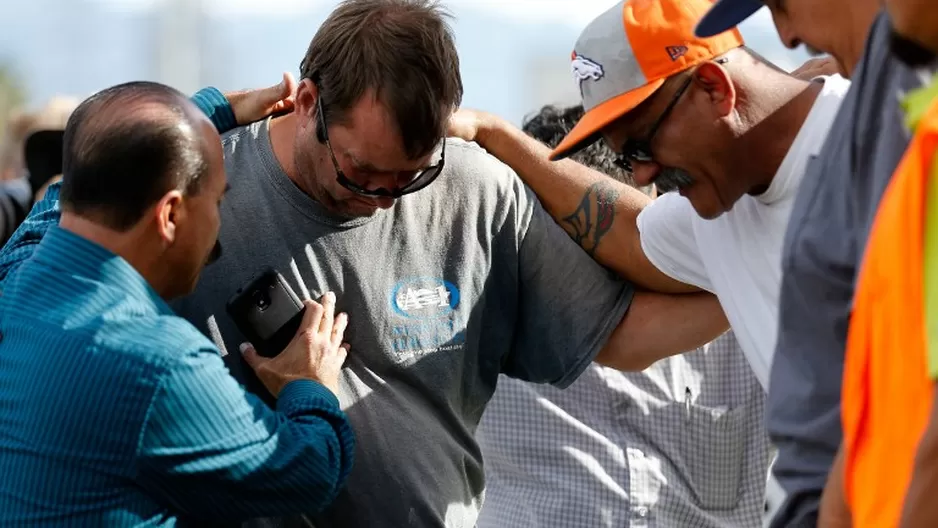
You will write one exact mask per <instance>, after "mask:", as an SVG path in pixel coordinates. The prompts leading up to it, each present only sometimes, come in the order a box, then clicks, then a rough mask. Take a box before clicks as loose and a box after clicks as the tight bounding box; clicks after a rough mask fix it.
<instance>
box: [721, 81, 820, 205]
mask: <svg viewBox="0 0 938 528" xmlns="http://www.w3.org/2000/svg"><path fill="white" fill-rule="evenodd" d="M821 87H822V86H821V84H820V83H815V82H805V81H800V80H797V79H794V78H792V77H786V82H783V83H779V86H778V87H774V86H773V91H772V95H771V96H769V97H767V98H766V101H765V102H763V101H762V100H761V99H760V105H759V107H758V109H756V111H755V112H752V113H750V115H749V117H750V119H749V123H751V126H750V128H748V129H747V130H746V132H744V133H743V134H742V135H741V136H740V137H739V138H738V143H737V148H738V150H737V152H736V156H735V159H736V161H735V162H734V169H735V170H739V171H740V174H749V175H750V177H751V180H750V181H749V182H748V183H749V189H748V190H747V192H748V193H749V194H760V193H761V192H763V191H765V189H767V188H768V186H769V185H771V183H772V180H773V179H774V178H775V173H776V172H778V168H779V166H780V165H781V164H782V160H784V159H785V156H786V155H787V154H788V151H789V150H790V149H791V145H792V143H794V141H795V137H796V136H797V135H798V132H799V131H800V130H801V126H802V125H803V124H804V121H805V119H806V118H807V117H808V113H809V112H810V111H811V107H812V106H814V102H815V100H816V99H817V96H818V94H819V93H820V91H821Z"/></svg>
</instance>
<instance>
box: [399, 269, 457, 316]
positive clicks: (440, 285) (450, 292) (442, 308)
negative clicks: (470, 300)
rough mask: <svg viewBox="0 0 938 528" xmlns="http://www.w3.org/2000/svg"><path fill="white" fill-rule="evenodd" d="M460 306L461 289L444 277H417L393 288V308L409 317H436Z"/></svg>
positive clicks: (401, 314) (447, 313)
mask: <svg viewBox="0 0 938 528" xmlns="http://www.w3.org/2000/svg"><path fill="white" fill-rule="evenodd" d="M457 306H459V289H458V288H456V286H454V285H453V284H452V283H450V282H448V281H445V280H443V279H435V278H424V277H417V278H412V279H407V280H404V281H401V282H399V283H397V285H395V286H394V288H393V289H392V290H391V309H392V310H393V311H394V312H395V313H397V315H400V316H401V317H406V318H408V319H435V318H438V317H443V316H445V315H449V314H450V313H452V312H453V310H455V309H456V307H457Z"/></svg>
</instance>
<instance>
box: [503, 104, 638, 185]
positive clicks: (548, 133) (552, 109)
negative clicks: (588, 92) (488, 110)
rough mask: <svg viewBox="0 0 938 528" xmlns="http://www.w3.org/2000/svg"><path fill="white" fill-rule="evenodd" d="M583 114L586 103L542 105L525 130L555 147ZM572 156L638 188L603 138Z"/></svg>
mask: <svg viewBox="0 0 938 528" xmlns="http://www.w3.org/2000/svg"><path fill="white" fill-rule="evenodd" d="M582 117H583V105H576V106H569V107H566V108H559V107H557V106H554V105H547V106H544V107H543V108H541V110H540V111H539V112H538V113H537V114H534V115H533V116H529V117H527V118H525V120H524V124H523V125H522V130H524V132H525V133H526V134H528V135H529V136H531V137H533V138H534V139H537V140H538V141H540V142H541V143H544V144H545V145H547V146H548V147H550V148H554V147H556V146H557V145H558V144H560V141H561V140H562V139H563V138H564V136H566V135H567V133H569V132H570V130H572V129H573V127H574V126H575V125H576V124H577V121H579V120H580V118H582ZM570 157H571V158H572V159H573V160H575V161H577V162H579V163H582V164H583V165H586V166H587V167H589V168H591V169H595V170H597V171H599V172H601V173H603V174H606V175H609V176H611V177H612V178H615V179H616V180H619V181H620V182H622V183H625V184H627V185H630V186H632V187H637V186H636V185H635V181H634V180H633V179H632V177H631V176H630V175H629V173H627V172H626V171H624V170H622V169H621V168H619V166H617V165H616V164H615V159H616V153H615V152H613V151H612V149H611V148H609V146H608V145H606V144H605V143H604V142H603V141H596V142H594V143H593V144H591V145H590V146H588V147H586V148H584V149H583V150H581V151H579V152H577V153H576V154H574V155H572V156H570ZM640 189H641V190H642V191H643V192H648V188H640Z"/></svg>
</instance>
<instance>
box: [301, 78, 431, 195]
mask: <svg viewBox="0 0 938 528" xmlns="http://www.w3.org/2000/svg"><path fill="white" fill-rule="evenodd" d="M316 105H317V109H316V113H317V114H319V125H320V127H321V131H322V133H321V137H320V141H322V142H323V143H325V144H326V147H327V148H328V149H329V156H330V157H331V158H332V166H333V167H334V168H335V179H336V181H337V182H339V185H341V186H342V187H344V188H345V189H347V190H349V191H352V192H353V193H355V194H358V195H361V196H368V197H386V198H395V199H396V198H400V197H401V196H404V195H407V194H411V193H415V192H417V191H419V190H421V189H423V188H425V187H426V186H428V185H430V184H431V183H433V181H434V180H436V179H437V177H438V176H439V175H440V173H441V172H443V164H444V162H445V161H446V139H445V138H444V139H443V146H442V147H441V149H440V161H439V163H437V164H436V165H433V166H430V167H427V168H426V169H422V170H420V171H417V173H416V174H414V175H413V177H412V178H411V179H410V181H408V182H407V183H405V184H404V185H402V186H400V187H396V188H394V189H385V188H383V187H379V188H377V189H368V188H365V187H363V186H361V185H359V184H357V183H355V182H354V181H352V180H350V179H349V178H348V176H346V175H345V172H344V171H343V170H342V168H341V167H339V160H338V159H337V158H336V157H335V151H334V150H332V144H331V143H330V142H329V132H328V130H327V127H326V114H325V113H324V112H323V111H322V96H321V95H320V97H319V98H318V100H317V101H316Z"/></svg>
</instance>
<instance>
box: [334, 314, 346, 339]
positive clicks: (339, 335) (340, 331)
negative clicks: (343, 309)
mask: <svg viewBox="0 0 938 528" xmlns="http://www.w3.org/2000/svg"><path fill="white" fill-rule="evenodd" d="M347 327H348V314H345V313H340V314H339V315H337V316H336V318H335V324H334V325H333V327H332V345H333V346H339V347H341V346H343V343H342V340H343V339H345V329H346V328H347Z"/></svg>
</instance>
